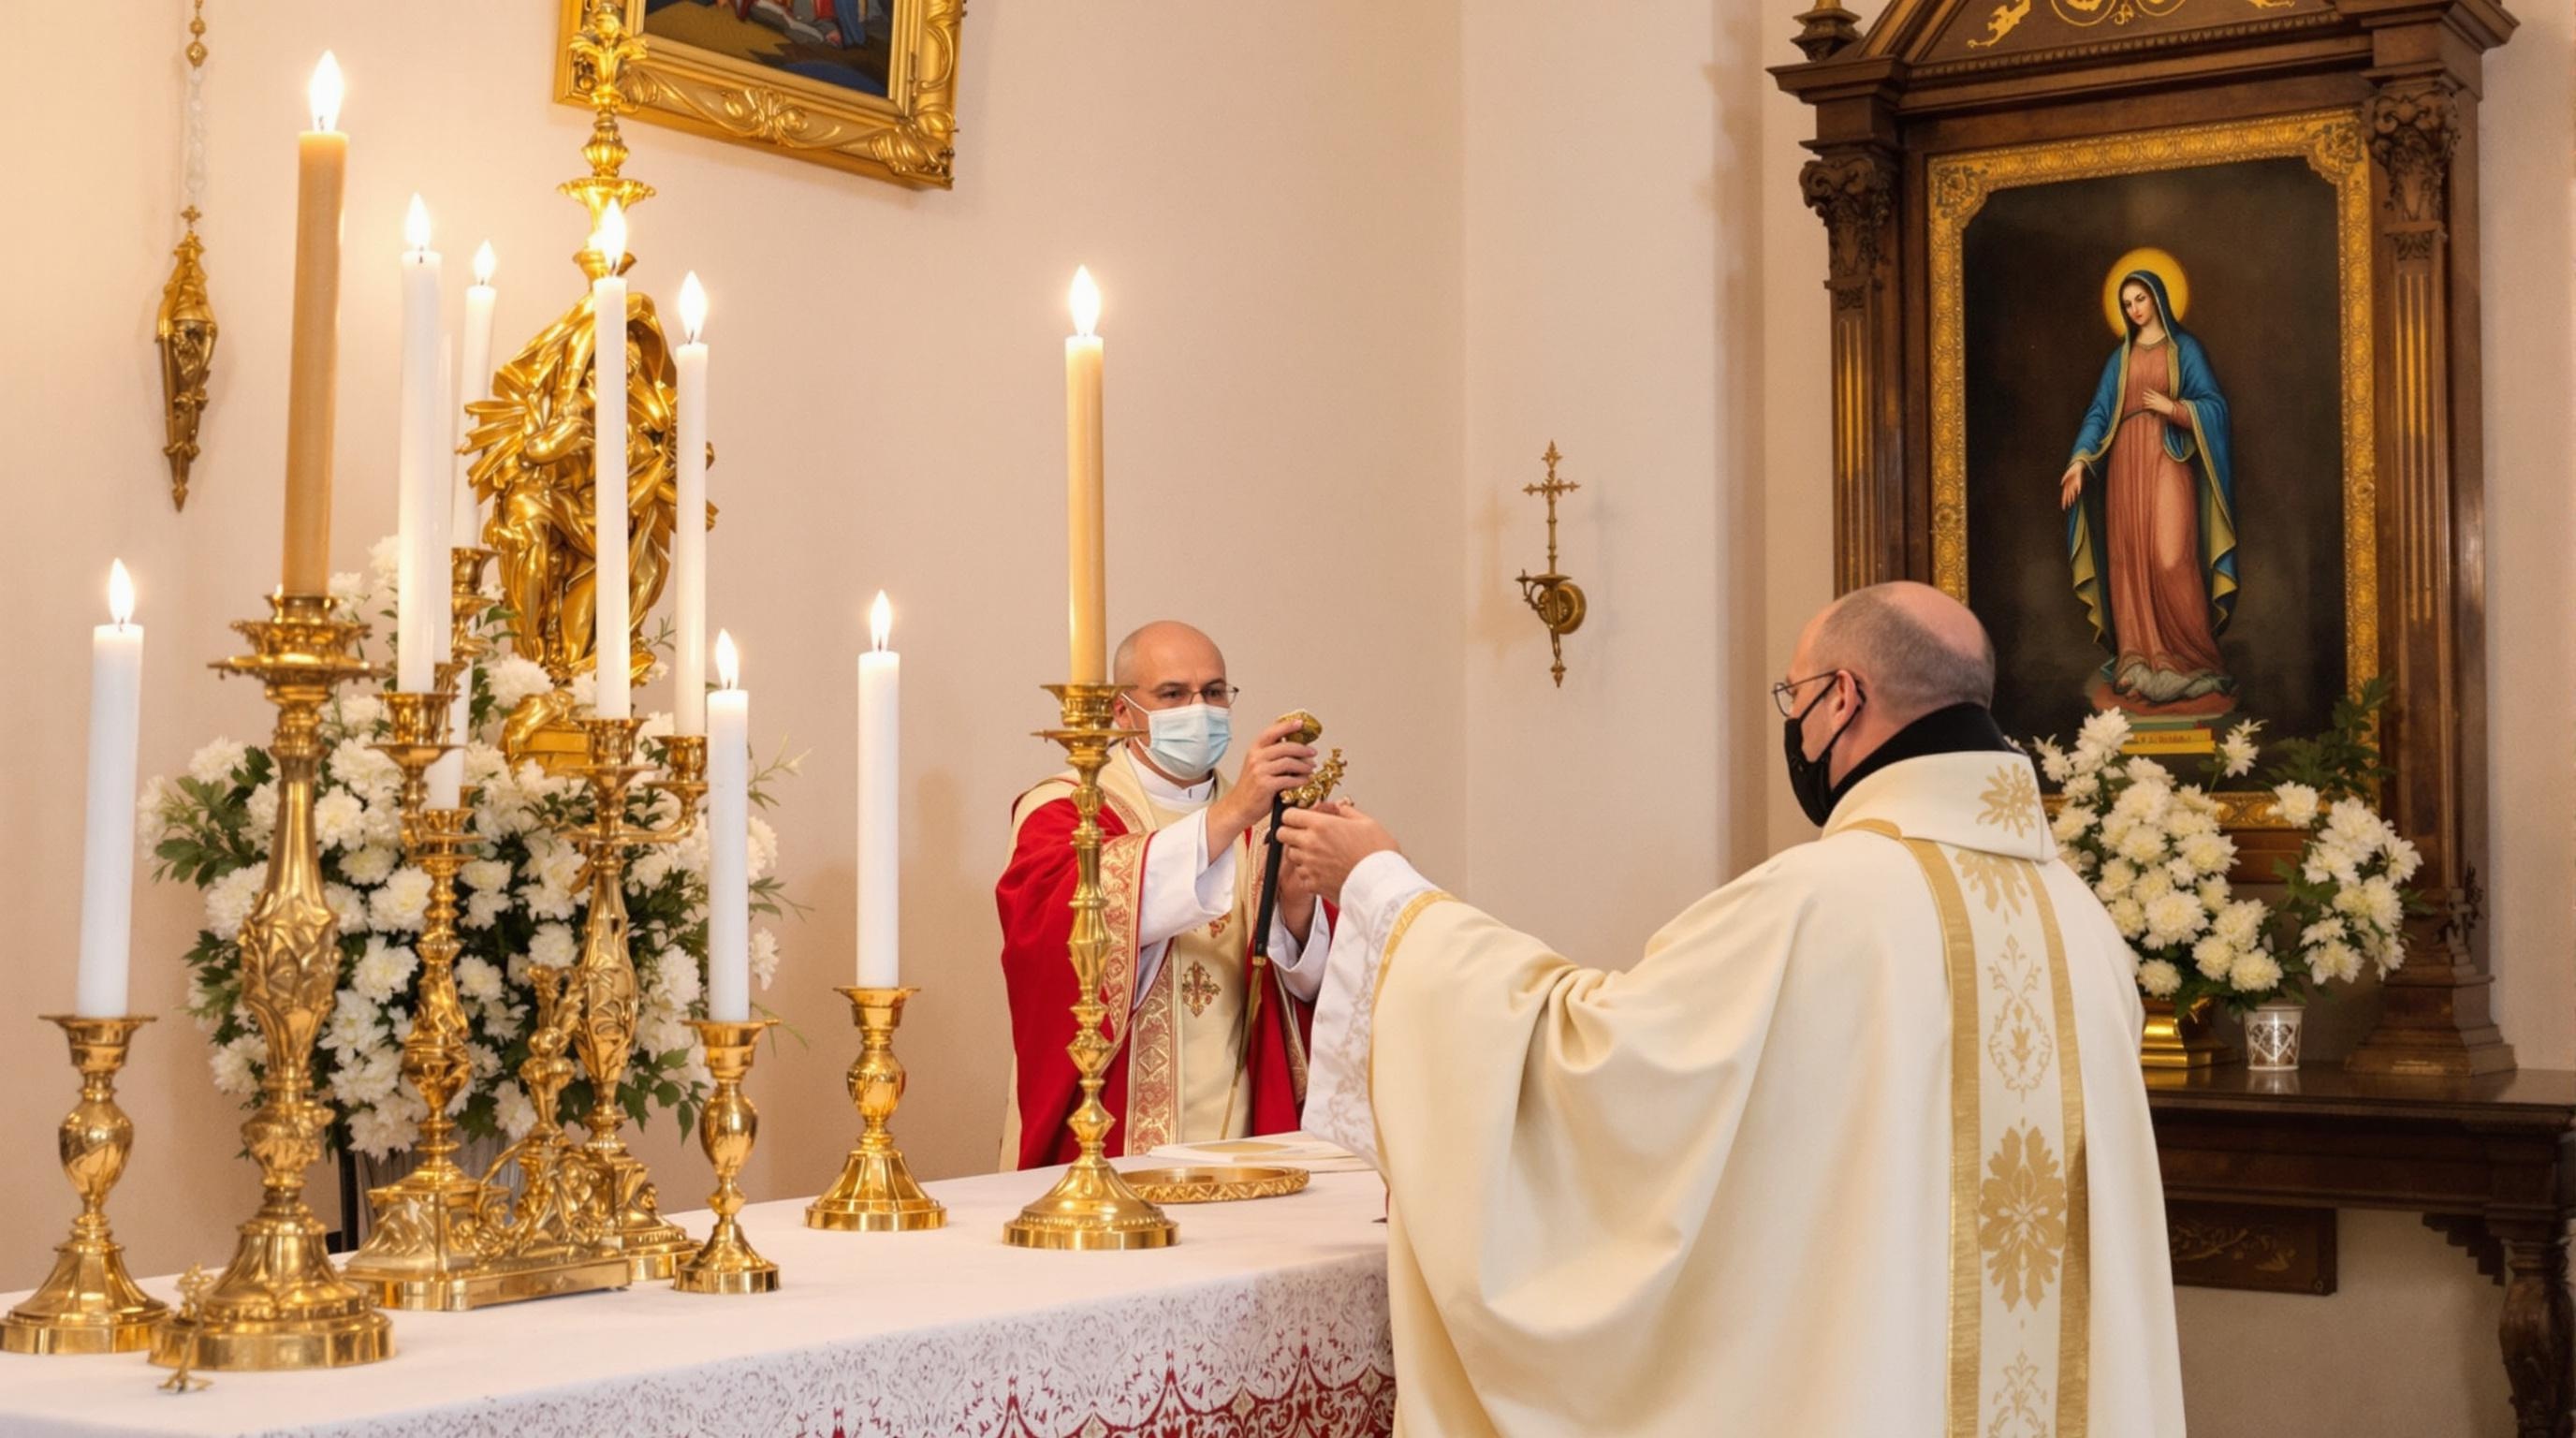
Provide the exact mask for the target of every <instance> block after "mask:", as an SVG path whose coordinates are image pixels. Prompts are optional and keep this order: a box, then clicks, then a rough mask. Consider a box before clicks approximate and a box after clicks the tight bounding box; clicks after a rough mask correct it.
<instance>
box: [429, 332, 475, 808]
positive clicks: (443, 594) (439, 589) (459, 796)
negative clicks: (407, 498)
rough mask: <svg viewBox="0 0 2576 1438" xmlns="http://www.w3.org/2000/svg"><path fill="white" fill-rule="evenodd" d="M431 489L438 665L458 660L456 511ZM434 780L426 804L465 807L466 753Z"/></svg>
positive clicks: (457, 707)
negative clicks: (452, 556) (452, 550)
mask: <svg viewBox="0 0 2576 1438" xmlns="http://www.w3.org/2000/svg"><path fill="white" fill-rule="evenodd" d="M448 359H449V355H448V349H447V346H445V345H440V346H439V348H438V383H437V385H436V386H435V388H436V389H437V391H438V400H437V404H436V408H435V411H434V412H435V413H437V414H438V415H439V416H441V420H440V423H439V426H438V428H439V438H440V440H441V441H442V448H441V449H440V451H439V453H438V455H437V456H436V457H437V458H438V459H440V460H442V461H443V460H445V459H447V458H448V455H447V453H446V451H445V449H444V447H443V442H444V441H445V440H446V439H447V438H448V437H449V435H450V433H451V432H450V431H449V430H448V428H447V424H446V421H445V418H444V417H445V416H447V415H451V414H454V413H455V412H456V381H455V380H454V379H453V378H452V377H451V373H450V370H449V366H448ZM440 472H441V471H440V470H438V469H432V470H431V471H430V473H431V474H432V475H433V476H436V475H438V474H439V473H440ZM429 488H430V489H431V490H432V491H433V497H432V499H431V501H430V509H431V511H432V512H433V513H435V514H436V515H437V516H438V518H439V525H438V533H437V534H436V535H435V536H434V537H433V543H432V544H431V546H430V549H429V553H428V555H427V558H428V560H429V564H428V569H429V582H430V585H431V587H432V588H433V589H434V590H435V591H436V596H437V597H436V599H435V601H434V603H433V606H432V612H431V617H432V618H433V619H434V620H435V621H436V622H437V627H436V628H435V629H433V630H431V631H430V637H431V638H432V639H434V640H436V641H437V642H436V643H435V644H433V645H431V646H430V648H431V650H432V652H434V653H435V654H436V655H437V656H438V662H439V663H440V664H445V663H447V662H448V661H450V660H452V659H454V658H455V657H456V629H455V626H454V624H453V623H452V622H451V621H452V620H453V619H454V617H455V614H456V603H455V596H456V574H455V568H454V566H453V565H452V564H451V563H450V561H449V550H448V545H449V544H450V543H452V542H453V537H454V535H455V530H456V526H455V511H454V509H453V507H452V506H451V505H448V504H446V503H443V502H441V501H443V500H444V499H445V498H446V496H445V495H443V494H438V493H436V491H437V490H438V489H439V486H438V484H437V483H436V482H435V481H434V480H433V482H432V483H431V484H430V486H429ZM457 683H458V685H459V686H460V687H459V688H458V690H457V697H456V698H455V699H453V700H450V701H449V703H448V706H447V722H448V725H449V728H448V731H447V733H448V742H450V743H454V744H462V743H464V742H465V719H464V709H463V707H462V706H463V705H464V703H465V695H466V694H467V693H469V692H470V684H471V680H470V678H469V677H468V676H466V675H463V674H459V675H458V676H457ZM428 780H429V793H428V795H427V796H426V798H425V800H424V802H425V803H426V804H427V806H428V807H430V808H432V809H453V808H456V807H458V806H459V805H461V804H463V803H464V802H465V797H464V796H465V751H464V750H463V749H455V750H451V751H449V752H448V753H445V754H442V755H440V756H439V757H438V758H437V759H436V760H433V761H432V762H431V764H430V766H429V774H428Z"/></svg>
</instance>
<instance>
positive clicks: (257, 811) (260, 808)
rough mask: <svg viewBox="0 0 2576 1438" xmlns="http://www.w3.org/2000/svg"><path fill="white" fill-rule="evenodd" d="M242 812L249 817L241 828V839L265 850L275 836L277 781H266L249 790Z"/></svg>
mask: <svg viewBox="0 0 2576 1438" xmlns="http://www.w3.org/2000/svg"><path fill="white" fill-rule="evenodd" d="M242 810H243V812H244V813H245V814H247V815H248V816H249V822H248V823H247V824H244V825H243V826H242V837H244V838H246V839H248V840H250V841H251V843H253V844H255V845H257V846H259V847H260V848H263V849H264V848H267V847H268V841H269V840H270V839H272V838H275V837H276V835H277V781H276V780H274V779H271V780H268V781H266V782H264V783H262V784H261V785H260V786H259V787H258V788H256V789H253V790H251V791H250V799H249V801H248V802H247V803H245V804H243V805H242Z"/></svg>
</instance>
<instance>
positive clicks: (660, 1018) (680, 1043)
mask: <svg viewBox="0 0 2576 1438" xmlns="http://www.w3.org/2000/svg"><path fill="white" fill-rule="evenodd" d="M696 1039H697V1035H696V1033H695V1032H694V1031H693V1030H691V1029H690V1028H689V1025H688V1021H687V1020H685V1019H683V1018H681V1017H680V1016H679V1015H678V1014H675V1013H672V1012H671V1011H669V1010H668V1009H659V1010H655V1011H653V1012H651V1013H648V1014H646V1015H645V1016H644V1018H643V1020H642V1021H641V1022H640V1023H638V1024H637V1025H636V1026H635V1043H636V1047H637V1048H638V1049H639V1050H640V1051H641V1052H644V1053H648V1054H651V1055H653V1056H654V1057H656V1058H659V1057H661V1056H662V1055H664V1054H675V1053H687V1052H688V1051H689V1047H690V1045H691V1044H693V1043H694V1042H696Z"/></svg>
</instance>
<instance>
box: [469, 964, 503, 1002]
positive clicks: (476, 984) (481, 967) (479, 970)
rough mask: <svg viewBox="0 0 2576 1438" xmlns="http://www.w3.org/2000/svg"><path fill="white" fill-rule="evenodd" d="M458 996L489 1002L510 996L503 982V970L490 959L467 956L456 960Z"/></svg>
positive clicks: (474, 1000)
mask: <svg viewBox="0 0 2576 1438" xmlns="http://www.w3.org/2000/svg"><path fill="white" fill-rule="evenodd" d="M456 992H457V996H458V997H460V998H464V999H470V1000H472V1001H473V1002H475V1003H480V1004H488V1003H493V1002H495V1001H497V1000H500V999H503V998H506V997H508V996H509V990H508V989H507V988H506V987H504V986H503V984H502V983H501V971H500V970H499V969H497V968H495V967H493V966H492V961H491V960H489V959H478V958H473V957H470V956H469V957H467V958H462V959H458V960H457V961H456Z"/></svg>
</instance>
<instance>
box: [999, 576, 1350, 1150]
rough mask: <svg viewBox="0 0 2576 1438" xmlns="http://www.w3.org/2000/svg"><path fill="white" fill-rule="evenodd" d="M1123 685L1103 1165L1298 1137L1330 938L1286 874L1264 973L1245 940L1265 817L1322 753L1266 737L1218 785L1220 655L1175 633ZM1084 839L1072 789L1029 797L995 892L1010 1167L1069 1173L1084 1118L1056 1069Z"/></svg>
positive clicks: (1130, 640) (1159, 636) (1186, 630)
mask: <svg viewBox="0 0 2576 1438" xmlns="http://www.w3.org/2000/svg"><path fill="white" fill-rule="evenodd" d="M1114 668H1115V672H1114V674H1113V676H1112V677H1113V678H1114V679H1115V680H1116V682H1118V683H1119V684H1121V685H1125V686H1129V687H1128V693H1127V695H1126V696H1125V697H1123V698H1121V699H1120V700H1119V701H1118V705H1117V709H1116V715H1115V717H1116V720H1117V723H1118V725H1119V727H1121V728H1126V729H1140V730H1144V731H1146V737H1144V738H1142V739H1139V740H1134V741H1131V742H1129V743H1126V744H1122V745H1120V746H1119V747H1118V748H1117V749H1116V750H1114V751H1112V752H1111V755H1110V759H1109V764H1108V767H1106V768H1105V769H1103V770H1102V771H1101V774H1100V787H1101V804H1100V832H1101V852H1100V882H1101V888H1102V889H1103V890H1104V893H1105V898H1106V900H1107V904H1108V908H1107V911H1106V918H1107V920H1108V924H1109V957H1108V962H1107V963H1106V964H1105V965H1104V967H1103V970H1102V977H1101V989H1102V993H1101V1001H1102V1002H1103V1003H1105V1004H1107V1005H1108V1006H1109V1019H1108V1024H1109V1036H1110V1039H1111V1041H1112V1042H1113V1043H1114V1044H1116V1045H1117V1049H1116V1052H1115V1053H1114V1054H1113V1055H1112V1057H1111V1059H1110V1064H1109V1070H1108V1074H1107V1080H1108V1081H1107V1085H1106V1086H1105V1087H1104V1088H1103V1089H1102V1090H1101V1095H1100V1101H1101V1102H1102V1103H1103V1104H1105V1105H1107V1107H1108V1109H1109V1112H1110V1114H1111V1116H1112V1117H1114V1118H1115V1119H1117V1121H1118V1125H1117V1127H1115V1128H1113V1129H1111V1130H1110V1132H1109V1152H1110V1153H1112V1154H1122V1153H1145V1152H1148V1151H1150V1150H1152V1149H1154V1148H1156V1147H1158V1146H1161V1145H1164V1144H1170V1143H1203V1142H1208V1141H1212V1140H1217V1139H1225V1138H1240V1137H1243V1136H1245V1135H1247V1134H1256V1133H1284V1132H1287V1131H1289V1130H1292V1129H1295V1128H1296V1127H1297V1122H1298V1110H1299V1108H1300V1106H1301V1105H1302V1104H1303V1103H1304V1101H1305V1092H1306V1036H1307V1029H1308V1026H1309V1024H1310V1023H1311V1021H1312V1019H1313V1007H1312V1005H1313V1002H1314V997H1315V992H1316V989H1317V987H1318V986H1319V985H1320V984H1321V982H1322V978H1323V970H1324V955H1325V953H1326V952H1327V951H1328V950H1329V949H1330V948H1331V940H1330V936H1329V932H1328V926H1329V922H1330V921H1329V919H1328V918H1327V917H1326V916H1325V915H1324V914H1323V913H1322V912H1321V910H1320V906H1319V905H1318V904H1317V903H1316V901H1315V895H1314V893H1313V892H1312V891H1311V890H1310V889H1307V888H1304V887H1302V886H1300V885H1299V884H1297V883H1295V882H1292V881H1291V880H1290V879H1289V878H1288V877H1287V875H1286V874H1285V873H1284V872H1283V873H1282V874H1281V876H1280V891H1279V900H1278V911H1277V915H1276V917H1275V920H1274V922H1273V924H1272V926H1271V936H1270V944H1269V956H1268V962H1266V963H1260V964H1256V963H1255V961H1254V959H1253V955H1252V942H1251V940H1252V932H1251V931H1252V922H1253V916H1254V914H1255V913H1256V912H1257V911H1258V909H1259V906H1260V897H1261V896H1260V888H1261V875H1262V869H1263V867H1264V865H1263V859H1264V856H1265V853H1266V851H1265V849H1264V847H1263V843H1262V839H1263V834H1264V833H1265V832H1266V831H1267V829H1268V827H1269V823H1268V821H1269V815H1270V801H1271V799H1272V798H1273V797H1274V796H1276V795H1278V794H1282V793H1285V792H1287V791H1288V790H1290V789H1294V788H1296V787H1297V786H1298V785H1300V784H1303V783H1304V782H1306V780H1307V778H1308V777H1309V776H1310V775H1311V774H1312V773H1313V772H1314V767H1315V751H1314V750H1313V749H1312V748H1311V747H1309V746H1307V745H1304V744H1300V743H1298V742H1296V740H1295V739H1294V737H1293V732H1294V729H1295V725H1294V724H1292V723H1279V724H1274V725H1272V726H1271V727H1270V728H1268V729H1265V730H1263V731H1261V732H1259V733H1257V734H1254V735H1252V736H1251V737H1250V739H1249V741H1248V743H1247V745H1246V746H1245V750H1244V753H1243V758H1242V762H1241V764H1240V766H1239V767H1238V769H1237V771H1236V775H1235V778H1234V780H1233V781H1232V782H1231V783H1229V782H1227V780H1226V779H1225V777H1224V776H1223V775H1222V774H1220V773H1219V772H1218V767H1217V766H1218V764H1219V763H1220V762H1221V761H1222V760H1223V759H1224V757H1225V754H1226V751H1227V749H1228V748H1229V747H1231V745H1230V739H1231V735H1232V722H1231V721H1232V718H1233V706H1234V695H1235V689H1234V686H1233V685H1231V684H1230V683H1228V682H1227V680H1226V672H1225V656H1224V655H1222V654H1220V653H1219V652H1218V651H1217V647H1216V644H1215V643H1214V641H1212V640H1210V639H1209V638H1208V637H1207V636H1206V635H1205V634H1202V633H1200V632H1199V631H1198V630H1196V629H1193V628H1191V627H1190V626H1188V625H1186V624H1180V623H1175V622H1172V621H1168V620H1167V621H1163V622H1160V623H1156V624H1149V625H1146V626H1145V627H1144V628H1142V629H1139V630H1137V631H1136V632H1135V633H1134V634H1131V635H1129V636H1128V637H1127V639H1126V640H1125V642H1123V643H1121V644H1120V645H1119V646H1118V655H1117V661H1116V664H1115V666H1114ZM1077 822H1078V819H1077V816H1076V814H1075V812H1074V806H1073V775H1072V774H1071V773H1070V772H1067V773H1062V774H1058V775H1056V776H1055V777H1053V778H1051V779H1048V780H1047V781H1045V782H1044V783H1042V784H1039V785H1038V786H1037V787H1036V788H1034V789H1031V790H1029V791H1028V792H1027V793H1026V794H1023V795H1022V796H1021V797H1020V800H1019V803H1018V805H1017V806H1016V807H1015V808H1014V810H1013V812H1012V816H1011V824H1012V839H1011V863H1010V867H1009V868H1008V869H1006V870H1004V871H1003V874H1002V880H1001V882H1000V883H999V884H997V885H996V886H995V887H994V901H995V903H996V904H997V905H998V906H999V907H1000V909H1001V916H1002V978H1003V982H1004V984H1005V985H1006V986H1007V987H1008V989H1009V993H1010V1003H1011V1049H1012V1055H1013V1059H1012V1074H1011V1106H1010V1113H1009V1116H1008V1118H1007V1119H1006V1121H1005V1124H1004V1128H1003V1135H1002V1162H1003V1164H1004V1165H1005V1166H1016V1167H1019V1168H1032V1167H1036V1166H1038V1165H1041V1164H1050V1163H1067V1162H1071V1161H1072V1159H1073V1158H1074V1155H1075V1151H1076V1147H1077V1146H1076V1144H1075V1142H1074V1138H1073V1134H1072V1132H1071V1131H1070V1130H1068V1129H1067V1128H1066V1127H1065V1120H1066V1119H1068V1118H1070V1117H1071V1116H1072V1114H1073V1110H1074V1106H1075V1105H1076V1104H1077V1103H1079V1102H1080V1100H1081V1090H1080V1089H1079V1088H1078V1087H1077V1086H1076V1077H1077V1076H1076V1074H1075V1072H1074V1067H1073V1059H1072V1056H1071V1055H1069V1054H1068V1053H1067V1052H1066V1046H1067V1045H1068V1044H1070V1043H1072V1042H1073V1013H1072V1006H1073V1000H1074V987H1075V985H1074V976H1073V965H1072V963H1071V961H1070V960H1069V959H1068V958H1067V957H1066V943H1067V941H1068V939H1069V938H1070V937H1071V935H1072V930H1073V910H1072V907H1071V906H1072V903H1073V887H1074V862H1073V830H1074V826H1075V824H1076V823H1077ZM1254 994H1258V995H1259V999H1258V1001H1257V1002H1254V1001H1252V999H1251V996H1252V995H1254Z"/></svg>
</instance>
